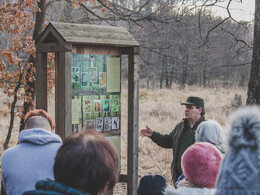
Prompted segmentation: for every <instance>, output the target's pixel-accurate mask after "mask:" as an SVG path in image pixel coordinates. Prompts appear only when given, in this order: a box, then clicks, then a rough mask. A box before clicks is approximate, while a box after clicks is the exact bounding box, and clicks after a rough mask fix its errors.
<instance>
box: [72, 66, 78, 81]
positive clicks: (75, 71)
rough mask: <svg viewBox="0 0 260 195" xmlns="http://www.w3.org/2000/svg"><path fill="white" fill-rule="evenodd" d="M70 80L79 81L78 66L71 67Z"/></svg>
mask: <svg viewBox="0 0 260 195" xmlns="http://www.w3.org/2000/svg"><path fill="white" fill-rule="evenodd" d="M71 81H72V83H79V68H78V67H72V70H71Z"/></svg>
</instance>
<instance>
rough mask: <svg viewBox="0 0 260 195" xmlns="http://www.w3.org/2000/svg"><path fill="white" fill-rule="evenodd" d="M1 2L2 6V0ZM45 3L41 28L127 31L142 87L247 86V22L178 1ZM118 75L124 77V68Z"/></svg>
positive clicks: (5, 40)
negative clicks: (136, 50)
mask: <svg viewBox="0 0 260 195" xmlns="http://www.w3.org/2000/svg"><path fill="white" fill-rule="evenodd" d="M1 1H2V2H1V4H2V5H3V4H4V2H5V1H3V0H1ZM14 2H15V1H14ZM50 2H51V1H50ZM50 2H48V3H49V4H48V7H47V9H46V22H45V24H47V23H48V22H49V21H53V22H66V23H84V24H98V25H113V26H123V27H125V28H127V29H128V30H129V31H130V32H131V33H132V35H133V36H134V37H135V39H136V40H137V41H138V42H139V43H140V44H141V50H140V58H141V60H140V78H141V79H145V80H146V81H147V82H146V86H147V88H149V87H150V88H154V85H155V83H156V82H160V87H161V88H164V87H165V88H170V87H171V86H172V83H178V84H181V85H182V86H185V85H187V84H188V85H192V84H198V85H200V86H204V87H205V86H216V85H224V86H232V85H240V86H246V85H247V84H248V80H249V74H250V67H251V66H250V65H251V61H252V46H253V45H252V44H253V22H248V21H236V20H235V19H233V18H232V16H230V17H226V18H225V17H221V16H215V15H214V14H213V13H212V12H211V11H210V9H207V7H196V5H195V4H192V3H190V4H187V5H185V4H182V5H181V4H180V2H182V1H178V0H163V1H159V0H139V1H134V0H127V1H123V0H111V1H86V2H84V3H82V4H80V6H79V7H75V6H73V5H72V3H71V2H68V1H53V2H51V3H50ZM93 2H94V3H93ZM102 2H103V3H102ZM105 2H109V6H107V4H105ZM195 2H196V1H195ZM46 3H47V1H46ZM0 37H1V41H0V48H6V47H7V46H8V44H9V43H10V39H11V37H10V36H9V38H8V35H7V34H5V33H1V34H0ZM123 64H124V63H123ZM12 68H13V66H12ZM10 69H11V68H10ZM122 75H123V76H125V77H127V67H125V66H123V67H122Z"/></svg>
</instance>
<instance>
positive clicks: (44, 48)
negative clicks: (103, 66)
mask: <svg viewBox="0 0 260 195" xmlns="http://www.w3.org/2000/svg"><path fill="white" fill-rule="evenodd" d="M71 25H74V24H64V23H57V24H56V28H55V24H53V23H50V24H49V25H48V26H47V27H46V28H45V30H44V31H43V33H42V34H41V36H40V38H39V41H38V42H37V44H36V108H41V109H44V110H46V111H47V110H48V107H47V53H48V52H55V68H56V69H55V121H56V133H57V134H59V135H60V136H61V138H62V139H64V138H66V137H67V136H68V135H69V134H70V133H72V124H71V65H72V54H73V53H77V54H103V55H128V126H127V128H128V130H127V132H128V135H127V136H128V138H127V147H128V148H127V175H122V174H121V175H120V176H119V182H127V194H128V195H134V194H136V193H137V185H138V131H139V128H138V118H139V109H138V108H139V99H138V97H139V46H140V45H139V44H138V43H137V42H136V41H135V40H134V39H133V37H131V36H130V35H129V33H128V34H127V33H126V32H125V31H124V29H123V28H118V29H119V30H120V31H124V34H125V35H127V36H126V37H123V35H121V34H120V33H119V34H118V35H117V36H118V37H120V39H123V38H124V41H123V43H124V45H118V44H119V43H121V42H120V41H117V40H113V41H114V43H111V41H109V40H103V39H102V40H100V41H99V39H98V38H97V37H95V39H93V40H95V41H97V42H98V43H97V44H93V42H91V43H86V42H84V43H79V42H78V41H76V44H75V43H72V42H70V41H69V40H76V38H71V37H69V38H70V39H67V40H66V37H64V36H62V32H63V31H62V32H59V28H61V29H69V28H70V26H71ZM76 27H78V28H79V29H81V30H82V29H83V30H84V28H88V29H95V26H94V27H93V26H91V27H90V25H76ZM73 28H75V25H74V26H73ZM96 28H97V29H98V30H102V26H98V27H96ZM107 29H110V31H111V32H113V33H115V32H117V27H105V30H107ZM70 32H71V30H70ZM85 34H88V36H89V35H90V34H91V33H85ZM92 34H95V33H92ZM108 37H109V36H108ZM122 37H123V38H122ZM87 38H88V39H87V40H91V37H87ZM80 40H83V39H82V37H80ZM115 43H116V44H115ZM126 43H129V45H127V44H126ZM104 194H107V195H109V194H113V192H112V191H110V192H107V193H104Z"/></svg>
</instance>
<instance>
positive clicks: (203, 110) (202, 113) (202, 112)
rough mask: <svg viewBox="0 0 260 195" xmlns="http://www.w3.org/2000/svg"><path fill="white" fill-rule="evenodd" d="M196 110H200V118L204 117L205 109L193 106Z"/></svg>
mask: <svg viewBox="0 0 260 195" xmlns="http://www.w3.org/2000/svg"><path fill="white" fill-rule="evenodd" d="M195 107H196V108H197V109H199V108H201V113H200V116H204V115H205V108H203V107H199V106H195Z"/></svg>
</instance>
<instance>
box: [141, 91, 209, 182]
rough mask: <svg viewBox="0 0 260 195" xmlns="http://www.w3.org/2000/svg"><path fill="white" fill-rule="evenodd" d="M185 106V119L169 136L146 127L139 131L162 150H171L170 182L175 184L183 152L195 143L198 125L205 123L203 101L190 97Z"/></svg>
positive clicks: (180, 172)
mask: <svg viewBox="0 0 260 195" xmlns="http://www.w3.org/2000/svg"><path fill="white" fill-rule="evenodd" d="M181 105H185V106H186V108H185V117H184V119H183V120H182V121H181V122H180V123H178V124H177V125H176V126H175V128H174V129H173V130H172V132H171V133H170V134H164V135H163V134H160V133H159V132H156V131H153V130H152V129H150V128H149V127H148V126H146V129H142V130H140V135H141V136H145V137H149V138H151V139H152V141H153V142H155V143H156V144H157V145H159V146H161V147H163V148H172V150H173V161H172V165H171V171H172V180H173V183H175V182H176V181H177V179H178V177H179V176H181V174H182V169H181V156H182V154H183V153H184V151H185V150H186V149H187V148H188V147H189V146H190V145H192V144H193V143H194V142H195V131H196V129H197V127H198V125H199V124H200V123H201V122H202V121H205V118H204V115H205V108H204V100H203V99H202V98H200V97H194V96H190V97H188V99H187V101H186V102H183V103H181Z"/></svg>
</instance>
